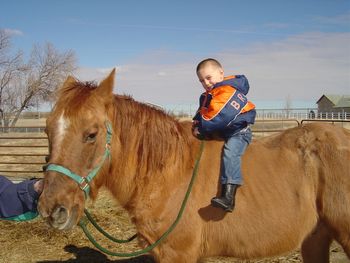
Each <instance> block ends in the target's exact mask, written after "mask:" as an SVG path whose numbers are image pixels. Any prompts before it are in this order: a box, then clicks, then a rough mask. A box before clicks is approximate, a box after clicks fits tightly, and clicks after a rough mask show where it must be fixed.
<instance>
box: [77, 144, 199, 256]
mask: <svg viewBox="0 0 350 263" xmlns="http://www.w3.org/2000/svg"><path fill="white" fill-rule="evenodd" d="M203 150H204V141H201V144H200V149H199V153H198V157H197V159H196V162H195V165H194V168H193V172H192V177H191V181H190V183H189V185H188V187H187V191H186V194H185V197H184V199H183V201H182V204H181V207H180V210H179V213H178V215H177V217H176V219H175V220H174V222H173V223H172V224H171V226H170V227H169V228H168V230H167V231H165V232H164V234H163V235H161V236H160V238H159V239H158V240H157V241H156V242H154V243H153V244H151V245H149V246H148V247H146V248H144V249H142V250H138V251H135V252H130V253H122V252H113V251H110V250H108V249H106V248H104V247H102V246H101V245H100V244H99V243H97V241H96V240H95V239H94V237H93V236H92V235H91V234H90V232H89V230H88V229H87V224H88V220H81V221H80V222H79V226H80V227H81V228H82V229H83V231H84V233H85V235H86V236H87V238H88V239H89V240H90V242H91V243H92V244H93V245H94V246H95V247H96V248H97V249H99V250H100V251H102V252H103V253H105V254H107V255H110V256H117V257H135V256H139V255H142V254H145V253H148V252H149V251H151V250H152V249H153V248H155V247H156V246H158V245H159V244H160V243H161V242H162V241H163V240H164V239H165V238H166V237H167V236H168V235H169V234H170V233H171V232H172V231H173V230H174V229H175V227H176V226H177V224H178V223H179V221H180V219H181V217H182V215H183V212H184V210H185V207H186V204H187V201H188V198H189V196H190V193H191V191H192V187H193V184H194V181H195V179H196V177H197V174H198V168H199V162H200V160H201V157H202V153H203ZM88 219H89V220H91V219H92V217H91V216H90V217H89V216H88ZM92 220H93V219H92ZM93 221H94V220H93ZM91 222H92V221H91ZM95 224H96V225H97V223H96V222H95V221H94V223H93V225H94V226H95ZM95 227H96V226H95ZM96 228H97V230H98V231H100V230H99V229H101V228H100V227H99V226H98V227H96ZM101 230H102V231H103V229H101ZM100 232H101V231H100ZM101 233H102V234H104V235H105V236H106V237H107V238H109V237H111V240H115V242H117V243H126V242H129V241H131V240H133V239H134V238H135V237H136V235H135V236H133V237H131V238H129V239H127V240H119V239H115V238H113V237H112V236H110V235H109V234H108V233H106V232H105V231H103V232H101ZM116 240H117V241H116Z"/></svg>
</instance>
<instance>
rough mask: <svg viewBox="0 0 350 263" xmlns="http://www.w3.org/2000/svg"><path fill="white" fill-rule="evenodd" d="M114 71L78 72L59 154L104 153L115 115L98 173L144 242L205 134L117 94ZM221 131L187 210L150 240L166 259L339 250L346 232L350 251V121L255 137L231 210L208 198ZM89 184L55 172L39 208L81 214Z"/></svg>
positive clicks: (73, 220)
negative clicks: (93, 79) (85, 78)
mask: <svg viewBox="0 0 350 263" xmlns="http://www.w3.org/2000/svg"><path fill="white" fill-rule="evenodd" d="M114 74H115V72H114V71H113V72H112V73H111V74H110V75H109V76H108V77H107V78H106V79H105V80H104V81H102V82H101V83H100V84H99V85H93V84H89V83H81V82H78V81H76V80H74V79H73V78H71V77H69V78H68V79H67V81H66V82H65V84H64V85H63V87H62V88H61V90H60V93H59V96H58V101H57V103H56V105H55V107H54V109H53V111H52V113H51V114H50V116H49V117H48V119H47V135H48V138H49V145H50V160H49V162H50V163H54V164H58V165H62V166H64V167H66V168H68V169H69V170H71V171H73V172H74V173H76V174H79V175H83V176H86V175H87V174H88V173H89V172H90V171H91V170H92V169H93V168H94V167H96V166H97V165H98V164H99V163H101V158H102V156H103V154H104V151H105V142H106V126H105V122H106V121H107V120H109V121H110V122H111V123H112V129H113V137H112V142H111V159H110V161H108V159H107V160H106V161H105V162H104V164H103V167H102V169H101V170H100V172H99V173H98V175H97V176H96V177H95V179H93V180H92V182H91V191H90V196H91V197H92V198H95V197H96V195H97V193H98V189H99V188H100V187H101V186H105V187H106V188H108V189H109V190H110V191H111V193H112V194H113V195H114V196H115V198H116V199H117V200H118V201H119V203H120V204H121V205H122V206H123V207H124V208H125V209H126V210H127V211H128V212H129V215H130V217H131V218H132V220H133V222H134V224H135V226H136V228H137V232H138V235H139V239H140V241H142V242H140V243H141V244H142V245H148V244H151V243H154V242H155V241H156V240H157V239H158V238H159V237H160V236H161V235H162V234H163V233H164V231H166V230H167V228H168V227H169V226H170V225H171V223H172V222H173V221H174V219H175V218H176V216H177V213H178V211H179V208H180V205H181V202H182V200H183V198H184V195H185V192H186V189H187V186H188V183H189V180H190V178H191V174H192V170H193V167H194V163H195V161H196V156H197V154H198V152H199V146H200V141H199V140H197V139H195V138H193V137H192V135H191V124H190V123H189V122H179V121H178V120H175V119H174V118H172V117H171V116H169V115H167V114H165V113H164V112H162V111H160V110H158V109H155V108H153V107H150V106H147V105H145V104H142V103H139V102H136V101H134V100H133V99H131V98H129V97H126V96H117V95H113V94H112V90H113V86H114ZM221 148H222V142H219V141H214V140H213V141H207V142H206V145H205V149H204V152H203V156H202V159H201V161H200V168H199V173H198V177H197V178H196V182H195V185H194V187H193V190H192V192H191V195H190V198H189V201H188V204H187V207H186V209H185V212H184V215H183V217H182V219H181V221H180V223H179V224H178V225H177V227H176V228H175V230H174V231H173V232H172V233H171V234H170V235H169V236H168V238H167V239H165V240H164V241H163V242H162V243H161V244H160V245H159V246H158V247H156V248H155V249H154V250H153V251H152V255H153V256H154V258H155V260H156V261H157V262H161V263H177V262H178V263H185V262H198V261H199V260H200V259H201V258H205V257H210V256H216V255H222V256H232V257H237V258H242V259H257V258H264V257H270V256H275V255H279V254H282V253H286V252H288V251H292V250H294V249H297V248H301V251H302V256H303V259H304V262H307V263H309V262H315V263H316V262H317V263H322V262H329V247H330V243H331V242H332V241H333V240H336V241H337V242H339V243H340V244H341V245H342V247H343V248H344V250H345V253H346V254H347V255H348V257H349V256H350V166H349V164H350V133H349V131H347V130H345V129H343V128H338V127H335V126H333V125H327V124H310V125H305V126H302V127H298V128H293V129H290V130H287V131H285V132H283V133H281V134H278V135H275V136H271V137H267V138H264V139H259V140H255V141H254V142H253V143H252V144H251V145H250V146H249V147H248V148H247V151H246V153H245V155H244V157H243V161H242V163H243V164H242V166H243V174H244V179H245V184H244V185H243V186H242V187H240V188H239V190H238V193H237V196H236V199H237V204H236V208H235V210H234V211H233V213H225V212H223V211H222V210H220V209H218V208H214V207H212V206H210V199H211V198H212V197H213V196H215V195H217V194H219V192H218V191H219V190H218V189H219V188H220V187H219V169H220V155H221ZM84 199H85V198H84V193H83V191H81V190H80V189H79V187H78V185H77V184H76V183H75V182H74V181H73V180H72V179H70V178H69V177H67V176H64V175H62V174H61V173H58V172H54V171H48V172H46V173H45V187H44V191H43V193H42V195H41V197H40V201H39V211H40V213H41V215H42V216H43V217H44V218H45V219H47V221H48V222H49V223H50V224H51V225H52V226H53V227H56V228H58V229H70V228H72V227H73V226H74V225H76V224H77V222H78V221H79V219H80V217H81V216H82V213H83V209H84V202H85V200H84Z"/></svg>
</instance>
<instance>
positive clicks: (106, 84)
mask: <svg viewBox="0 0 350 263" xmlns="http://www.w3.org/2000/svg"><path fill="white" fill-rule="evenodd" d="M114 76H115V68H114V69H113V70H112V72H111V73H110V74H109V75H108V77H107V78H105V79H104V80H103V81H102V82H101V83H100V85H99V86H98V89H97V90H98V93H99V95H100V96H103V97H104V98H106V99H110V98H112V97H113V96H112V94H113V87H114Z"/></svg>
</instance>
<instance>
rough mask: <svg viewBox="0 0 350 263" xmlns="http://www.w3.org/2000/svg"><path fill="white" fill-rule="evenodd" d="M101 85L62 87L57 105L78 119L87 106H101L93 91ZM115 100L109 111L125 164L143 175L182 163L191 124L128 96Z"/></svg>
mask: <svg viewBox="0 0 350 263" xmlns="http://www.w3.org/2000/svg"><path fill="white" fill-rule="evenodd" d="M97 87H98V86H97V84H96V83H94V82H79V81H76V82H74V83H72V84H71V85H64V86H63V87H62V88H61V89H60V90H58V103H57V104H56V106H55V107H62V108H64V112H65V114H68V115H69V116H70V117H73V121H74V116H76V117H77V118H78V116H79V112H80V109H81V108H82V106H83V105H84V107H91V108H93V107H94V105H97V104H95V103H103V102H102V101H101V100H100V98H98V96H95V94H94V92H93V91H94V90H96V88H97ZM87 100H89V101H88V102H87ZM98 100H100V101H98ZM112 102H113V103H112V105H110V108H109V109H106V110H107V111H111V112H112V114H110V115H113V117H112V118H114V120H111V121H112V122H113V123H114V127H115V130H116V132H117V133H118V136H119V139H120V143H121V147H122V149H123V152H124V154H123V156H122V157H121V158H122V160H121V162H122V164H123V165H125V164H127V163H129V162H133V163H135V164H137V165H138V166H139V167H137V170H138V173H142V174H147V173H149V172H161V171H162V170H163V169H164V168H165V167H166V166H167V165H170V164H171V165H174V164H177V163H178V164H179V165H180V166H181V165H182V163H183V162H182V159H183V158H186V149H188V144H189V143H190V142H189V137H190V136H189V133H190V132H189V131H190V128H189V127H188V126H186V127H185V126H184V125H183V124H182V123H180V122H179V121H178V120H176V119H175V118H174V117H172V116H170V115H169V114H167V113H166V112H165V111H164V110H162V109H158V108H156V107H153V106H150V105H148V104H145V103H141V102H138V101H135V100H134V99H133V98H132V97H131V96H128V95H114V100H112ZM67 105H69V107H67ZM58 112H60V111H58ZM179 156H181V157H180V158H179ZM128 158H129V159H128ZM130 158H134V160H130ZM178 168H180V169H181V167H178Z"/></svg>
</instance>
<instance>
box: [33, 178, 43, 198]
mask: <svg viewBox="0 0 350 263" xmlns="http://www.w3.org/2000/svg"><path fill="white" fill-rule="evenodd" d="M43 188H44V180H43V179H40V180H38V181H36V182H35V183H34V191H35V192H37V193H38V194H39V195H40V194H41V192H42V191H43Z"/></svg>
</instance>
